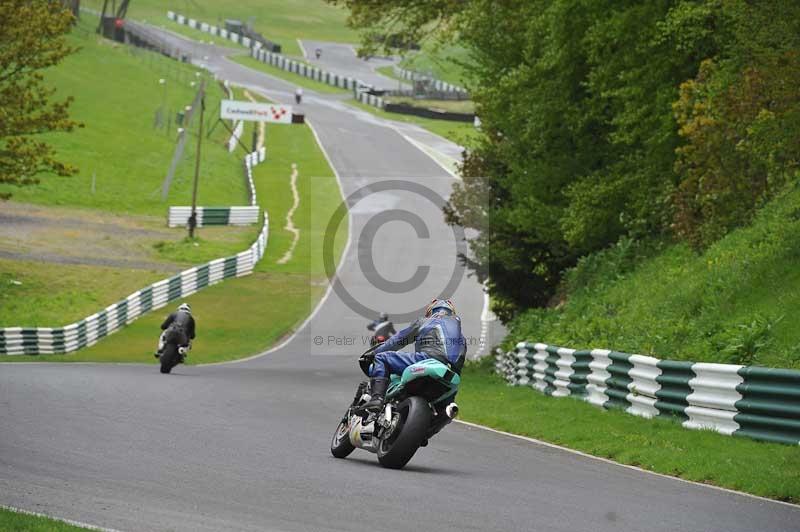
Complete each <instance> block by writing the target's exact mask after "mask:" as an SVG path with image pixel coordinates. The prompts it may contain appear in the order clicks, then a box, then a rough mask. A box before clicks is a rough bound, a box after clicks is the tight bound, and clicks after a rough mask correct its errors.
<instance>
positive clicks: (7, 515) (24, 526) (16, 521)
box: [0, 506, 89, 532]
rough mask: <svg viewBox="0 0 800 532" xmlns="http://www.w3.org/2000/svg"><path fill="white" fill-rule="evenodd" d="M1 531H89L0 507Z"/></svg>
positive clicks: (62, 522) (55, 520) (47, 518)
mask: <svg viewBox="0 0 800 532" xmlns="http://www.w3.org/2000/svg"><path fill="white" fill-rule="evenodd" d="M0 530H7V531H12V530H13V531H14V532H78V531H83V530H89V529H88V528H83V527H80V526H76V525H71V524H69V523H65V522H64V521H59V520H57V519H51V518H49V517H40V516H38V515H30V514H25V513H21V512H15V511H13V510H8V509H6V508H3V507H2V506H0Z"/></svg>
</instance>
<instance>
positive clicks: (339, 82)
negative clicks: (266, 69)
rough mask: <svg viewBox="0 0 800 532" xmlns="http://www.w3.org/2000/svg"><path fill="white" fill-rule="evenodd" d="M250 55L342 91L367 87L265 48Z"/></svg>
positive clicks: (348, 78) (347, 77) (349, 78)
mask: <svg viewBox="0 0 800 532" xmlns="http://www.w3.org/2000/svg"><path fill="white" fill-rule="evenodd" d="M250 55H251V56H253V58H254V59H257V60H259V61H261V62H262V63H266V64H268V65H272V66H274V67H276V68H280V69H281V70H285V71H287V72H291V73H292V74H297V75H298V76H303V77H304V78H308V79H312V80H314V81H318V82H320V83H324V84H326V85H330V86H331V87H339V88H340V89H345V90H351V91H355V90H356V89H358V87H359V86H362V85H366V84H365V83H364V82H362V81H359V80H357V79H355V78H351V77H349V76H340V75H339V74H334V73H332V72H328V71H326V70H322V69H321V68H317V67H314V66H311V65H307V64H305V63H301V62H299V61H295V60H293V59H289V58H288V57H286V56H283V55H281V54H277V53H275V52H270V51H268V50H264V49H263V48H262V49H260V50H257V49H253V50H252V51H251V52H250Z"/></svg>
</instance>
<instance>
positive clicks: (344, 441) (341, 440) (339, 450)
mask: <svg viewBox="0 0 800 532" xmlns="http://www.w3.org/2000/svg"><path fill="white" fill-rule="evenodd" d="M349 414H350V411H349V410H348V412H347V414H345V416H344V417H343V418H342V421H341V422H340V423H339V426H338V427H336V432H334V433H333V438H331V454H332V455H333V456H335V457H336V458H347V456H348V455H349V454H350V453H352V452H353V451H354V450H355V447H353V444H352V443H350V419H349Z"/></svg>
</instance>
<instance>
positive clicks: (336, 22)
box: [83, 0, 358, 55]
mask: <svg viewBox="0 0 800 532" xmlns="http://www.w3.org/2000/svg"><path fill="white" fill-rule="evenodd" d="M83 4H84V5H86V6H88V7H92V8H93V9H101V8H102V6H103V2H102V0H84V1H83ZM168 10H171V11H175V12H176V13H180V14H182V15H185V16H188V17H193V18H196V19H197V20H199V21H202V22H207V23H209V24H216V25H218V26H223V25H224V20H225V19H239V20H243V21H245V22H247V21H252V23H253V26H254V28H255V29H256V31H258V32H260V33H261V34H262V35H264V37H266V38H267V39H270V40H272V41H274V42H277V43H279V44H280V45H281V47H282V51H283V53H285V54H288V55H301V54H302V53H301V51H300V47H299V46H298V44H297V39H298V38H303V39H314V40H320V41H334V42H357V41H358V35H357V34H356V32H355V31H353V30H351V29H350V28H348V27H347V26H346V24H345V19H346V18H347V11H345V10H344V9H339V8H336V7H332V6H331V5H329V4H326V3H325V2H323V1H322V0H293V1H292V2H285V1H281V0H241V1H239V2H219V1H216V0H193V1H191V2H187V1H182V0H167V1H161V0H138V1H136V2H131V7H130V10H129V12H128V17H132V18H135V19H139V20H141V19H144V20H147V21H149V22H152V23H155V24H162V23H163V21H166V20H167V11H168Z"/></svg>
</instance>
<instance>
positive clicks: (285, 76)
mask: <svg viewBox="0 0 800 532" xmlns="http://www.w3.org/2000/svg"><path fill="white" fill-rule="evenodd" d="M229 59H230V60H231V61H235V62H237V63H239V64H240V65H243V66H246V67H249V68H252V69H253V70H258V71H260V72H263V73H265V74H269V75H270V76H274V77H276V78H280V79H282V80H284V81H287V82H289V83H292V84H294V85H299V86H301V87H304V88H306V89H311V90H313V91H316V92H322V93H326V94H348V93H349V92H350V91H348V90H345V89H340V88H339V87H332V86H331V85H327V84H325V83H321V82H319V81H314V80H313V79H309V78H306V77H304V76H301V75H299V74H294V73H292V72H287V71H286V70H283V69H280V68H278V67H274V66H272V65H270V64H267V63H262V62H261V61H258V60H257V59H254V58H252V57H250V56H249V55H234V56H231V57H230V58H229Z"/></svg>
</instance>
